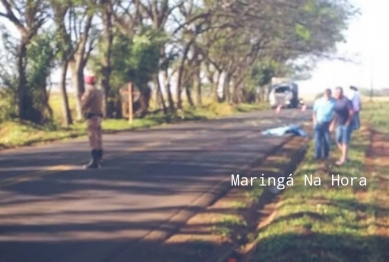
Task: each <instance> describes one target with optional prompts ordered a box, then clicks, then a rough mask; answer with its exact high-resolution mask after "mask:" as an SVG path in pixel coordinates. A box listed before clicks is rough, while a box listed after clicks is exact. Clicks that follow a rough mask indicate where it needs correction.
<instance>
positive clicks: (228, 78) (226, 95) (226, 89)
mask: <svg viewBox="0 0 389 262" xmlns="http://www.w3.org/2000/svg"><path fill="white" fill-rule="evenodd" d="M230 82H231V73H229V72H227V73H226V76H225V77H224V82H223V92H224V98H223V100H224V101H227V102H229V101H230V97H231V96H230Z"/></svg>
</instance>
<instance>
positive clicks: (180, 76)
mask: <svg viewBox="0 0 389 262" xmlns="http://www.w3.org/2000/svg"><path fill="white" fill-rule="evenodd" d="M192 43H193V40H192V41H190V42H189V43H188V44H187V45H186V47H185V50H184V54H183V56H182V59H181V63H180V67H179V69H178V80H177V94H176V95H177V109H182V99H181V92H182V89H181V85H182V82H183V81H182V79H183V75H184V69H185V61H186V58H187V56H188V53H189V50H190V47H191V45H192Z"/></svg>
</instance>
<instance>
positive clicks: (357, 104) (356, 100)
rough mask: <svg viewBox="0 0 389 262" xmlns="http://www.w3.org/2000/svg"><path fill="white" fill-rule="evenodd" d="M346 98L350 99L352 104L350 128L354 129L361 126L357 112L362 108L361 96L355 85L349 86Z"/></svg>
mask: <svg viewBox="0 0 389 262" xmlns="http://www.w3.org/2000/svg"><path fill="white" fill-rule="evenodd" d="M348 99H350V101H351V102H352V104H353V110H354V117H353V121H352V124H351V128H352V130H353V131H355V130H357V129H359V128H360V126H361V122H360V118H359V112H360V111H361V109H362V105H361V97H360V95H359V92H358V89H357V88H356V87H355V86H350V93H349V94H348Z"/></svg>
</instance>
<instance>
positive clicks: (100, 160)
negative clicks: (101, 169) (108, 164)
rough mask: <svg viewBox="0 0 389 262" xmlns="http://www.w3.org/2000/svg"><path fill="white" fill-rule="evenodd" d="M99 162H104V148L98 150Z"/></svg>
mask: <svg viewBox="0 0 389 262" xmlns="http://www.w3.org/2000/svg"><path fill="white" fill-rule="evenodd" d="M98 163H99V164H100V165H102V164H103V150H102V149H100V150H99V151H98Z"/></svg>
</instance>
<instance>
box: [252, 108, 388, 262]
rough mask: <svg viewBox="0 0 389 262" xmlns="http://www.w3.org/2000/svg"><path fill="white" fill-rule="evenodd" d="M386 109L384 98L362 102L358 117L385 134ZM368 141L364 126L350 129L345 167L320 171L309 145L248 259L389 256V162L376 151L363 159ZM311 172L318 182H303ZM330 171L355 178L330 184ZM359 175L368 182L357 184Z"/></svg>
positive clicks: (385, 258)
mask: <svg viewBox="0 0 389 262" xmlns="http://www.w3.org/2000/svg"><path fill="white" fill-rule="evenodd" d="M388 110H389V105H388V104H386V103H385V102H374V103H364V107H363V112H362V115H361V118H362V122H363V123H370V125H371V126H372V127H373V128H374V129H378V130H379V131H380V132H383V133H385V134H386V135H387V134H389V124H388V121H387V112H388ZM369 140H370V132H369V130H368V129H367V128H363V129H361V130H360V131H358V132H356V133H354V134H353V141H352V145H351V152H350V158H351V159H352V160H351V161H350V163H349V164H347V165H345V166H344V167H340V168H338V167H334V166H331V167H330V171H329V172H323V171H319V166H318V163H317V162H315V161H314V158H313V148H312V146H311V147H310V149H309V150H308V153H307V155H306V157H305V160H304V162H303V164H302V165H300V167H299V168H298V169H297V170H296V172H295V173H294V185H293V187H288V188H286V189H285V190H284V192H283V193H282V194H281V195H280V197H279V198H280V199H279V202H278V203H277V209H276V211H275V215H274V219H273V220H272V222H271V223H270V224H269V225H267V226H266V227H264V228H263V229H262V231H261V232H260V233H259V234H258V237H257V243H256V250H255V251H254V253H253V254H252V255H251V256H250V259H249V261H250V262H254V261H281V262H282V261H388V260H389V253H388V251H387V246H388V245H389V216H388V211H389V204H388V203H389V201H388V200H389V194H388V189H389V185H388V183H389V180H388V175H389V165H388V161H385V164H382V165H380V167H378V163H382V162H383V159H382V158H381V159H379V158H378V156H375V157H373V158H374V159H373V160H372V161H373V164H372V165H368V164H367V157H366V152H368V150H369V151H370V150H373V151H374V148H373V149H371V148H370V141H369ZM388 141H389V140H388ZM379 143H380V144H381V145H382V143H383V142H379ZM335 152H336V151H335ZM334 160H335V159H333V161H334ZM311 174H312V175H313V177H319V178H320V179H321V185H318V186H310V185H309V184H308V183H307V184H305V182H306V181H305V175H307V176H308V177H310V175H311ZM332 175H334V176H335V178H336V177H337V176H338V175H340V177H341V178H342V177H343V180H344V182H345V181H346V179H347V180H348V181H351V177H356V178H357V179H356V180H354V185H352V186H351V185H350V184H349V185H347V186H342V185H341V184H340V185H338V184H337V182H336V181H334V182H335V183H334V184H333V183H332V182H333V181H332ZM361 177H365V178H366V181H367V185H366V186H363V185H361V184H360V183H359V182H360V181H362V180H360V178H361ZM377 177H381V180H380V179H378V178H377ZM382 177H383V178H382ZM382 179H384V180H382Z"/></svg>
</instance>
